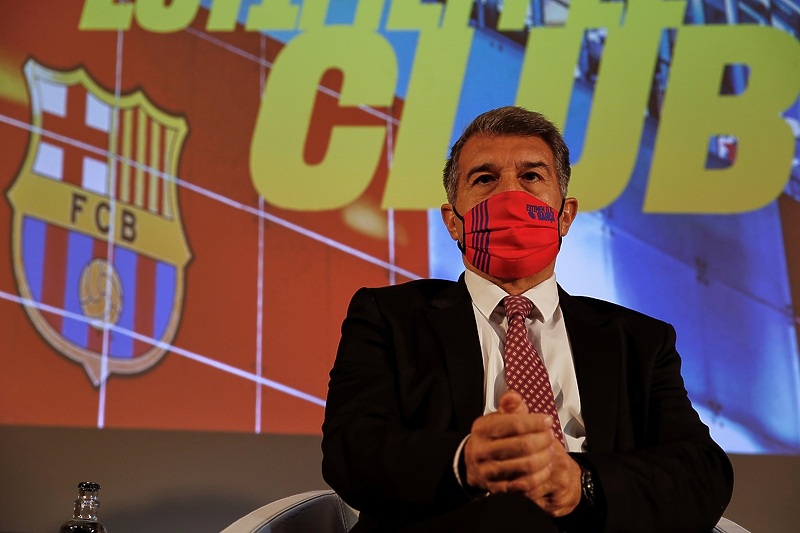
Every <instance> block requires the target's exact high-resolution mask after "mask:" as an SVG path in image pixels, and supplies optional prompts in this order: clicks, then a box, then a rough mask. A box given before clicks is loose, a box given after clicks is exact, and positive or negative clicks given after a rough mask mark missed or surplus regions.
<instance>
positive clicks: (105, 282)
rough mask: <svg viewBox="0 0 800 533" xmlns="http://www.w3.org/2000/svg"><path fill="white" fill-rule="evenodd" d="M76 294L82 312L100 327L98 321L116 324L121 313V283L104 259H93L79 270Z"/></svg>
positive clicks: (115, 272) (93, 324)
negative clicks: (79, 276) (79, 275)
mask: <svg viewBox="0 0 800 533" xmlns="http://www.w3.org/2000/svg"><path fill="white" fill-rule="evenodd" d="M78 294H79V298H80V302H81V309H82V310H83V314H84V315H86V316H87V317H89V318H91V319H92V326H93V327H95V328H97V329H100V328H101V327H102V324H100V322H107V323H109V324H116V323H117V321H118V320H119V316H120V313H122V283H121V282H120V279H119V275H118V274H117V271H116V270H115V269H114V267H113V265H110V264H109V263H108V261H106V260H105V259H94V260H92V261H91V262H90V263H89V264H87V265H86V267H85V268H84V269H83V272H81V279H80V282H79V288H78Z"/></svg>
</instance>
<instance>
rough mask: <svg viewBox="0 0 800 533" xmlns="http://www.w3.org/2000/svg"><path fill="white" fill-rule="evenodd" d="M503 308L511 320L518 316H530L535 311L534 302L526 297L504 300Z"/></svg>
mask: <svg viewBox="0 0 800 533" xmlns="http://www.w3.org/2000/svg"><path fill="white" fill-rule="evenodd" d="M503 307H504V308H505V310H506V317H507V318H508V319H509V320H511V317H513V316H516V315H522V316H523V317H527V316H530V314H531V311H533V302H532V301H530V300H529V299H527V298H526V297H525V296H514V295H512V296H506V297H505V298H503Z"/></svg>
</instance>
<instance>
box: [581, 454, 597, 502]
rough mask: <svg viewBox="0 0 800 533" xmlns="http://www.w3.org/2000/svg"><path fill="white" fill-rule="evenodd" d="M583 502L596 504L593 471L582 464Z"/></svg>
mask: <svg viewBox="0 0 800 533" xmlns="http://www.w3.org/2000/svg"><path fill="white" fill-rule="evenodd" d="M580 466H581V502H582V503H584V504H586V505H589V506H592V505H594V501H595V496H594V481H592V471H591V470H589V468H587V467H586V465H583V464H581V465H580Z"/></svg>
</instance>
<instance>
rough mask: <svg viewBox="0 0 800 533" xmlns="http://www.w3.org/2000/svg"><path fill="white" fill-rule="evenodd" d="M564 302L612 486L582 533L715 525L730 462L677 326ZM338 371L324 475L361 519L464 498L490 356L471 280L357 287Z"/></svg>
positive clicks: (440, 506)
mask: <svg viewBox="0 0 800 533" xmlns="http://www.w3.org/2000/svg"><path fill="white" fill-rule="evenodd" d="M559 290H560V289H559ZM560 305H561V309H562V312H563V315H564V320H565V324H566V329H567V334H568V336H569V339H570V343H571V346H572V352H573V357H574V360H575V371H576V374H577V380H578V388H579V390H580V395H581V407H582V412H583V419H584V424H585V426H586V434H587V442H588V451H587V453H585V454H582V455H581V457H582V458H583V460H584V461H586V462H587V463H588V464H589V465H590V466H591V468H592V469H593V470H594V473H595V477H596V478H597V479H598V480H599V482H600V485H601V486H602V490H603V493H604V495H605V498H604V500H605V501H604V503H603V506H604V509H603V510H604V512H603V513H601V514H599V515H598V514H597V513H595V514H592V515H590V516H591V517H592V518H591V519H590V518H586V520H587V521H586V522H585V523H582V524H580V525H579V528H578V531H613V532H621V531H636V532H642V531H648V532H657V531H670V532H674V531H680V532H682V533H686V532H692V531H698V532H708V531H709V530H710V529H711V528H712V527H713V525H714V524H715V523H716V521H717V520H718V518H719V517H720V516H721V515H722V511H723V510H724V508H725V506H726V505H727V503H728V501H729V500H730V496H731V491H732V486H733V473H732V469H731V466H730V462H729V461H728V458H727V456H726V455H725V453H724V452H723V451H722V450H721V449H720V448H719V447H718V446H717V445H716V444H715V443H714V442H713V441H712V440H711V438H710V436H709V433H708V429H707V428H706V427H705V426H704V425H703V424H702V422H701V421H700V419H699V417H698V416H697V414H696V413H695V411H694V410H693V408H692V406H691V404H690V402H689V400H688V398H687V395H686V390H685V388H684V385H683V380H682V378H681V376H680V358H679V356H678V353H677V352H676V350H675V332H674V329H673V328H672V326H670V325H668V324H666V323H664V322H661V321H658V320H655V319H653V318H650V317H647V316H645V315H643V314H641V313H637V312H635V311H631V310H629V309H626V308H623V307H621V306H618V305H615V304H611V303H608V302H603V301H600V300H595V299H591V298H584V297H573V296H570V295H568V294H566V293H565V292H564V291H563V290H560ZM330 378H331V379H330V384H329V391H328V401H327V407H326V411H325V422H324V424H323V428H322V429H323V441H322V449H323V463H322V467H323V475H324V477H325V480H326V481H327V482H328V484H329V485H330V486H331V487H332V488H333V489H334V490H336V491H337V492H338V493H339V494H340V495H341V496H342V497H343V498H344V500H345V501H347V502H348V503H349V504H350V505H352V506H353V507H355V508H356V509H359V510H360V511H361V519H360V521H359V525H358V526H356V529H357V530H359V531H368V530H371V529H372V530H379V529H383V528H387V526H392V525H401V524H407V523H409V522H413V521H416V520H419V519H422V518H424V517H427V516H431V515H434V514H437V513H441V512H443V511H445V510H449V509H451V508H454V507H456V506H458V505H461V504H463V503H464V502H466V501H467V497H466V495H465V493H464V491H463V490H462V489H461V487H459V486H458V484H457V482H456V480H455V476H454V475H453V469H452V463H453V457H454V454H455V451H456V449H457V447H458V445H459V443H460V442H461V440H462V439H463V438H464V437H465V436H466V435H467V434H468V433H469V431H470V428H471V425H472V422H473V421H474V420H475V419H476V418H477V417H479V416H480V415H481V414H482V412H483V362H482V355H481V351H480V346H479V343H478V334H477V326H476V324H475V316H474V313H473V310H472V303H471V300H470V296H469V292H468V291H467V288H466V285H465V283H464V281H463V277H462V279H461V280H459V281H458V282H457V283H454V282H450V281H443V280H418V281H413V282H410V283H406V284H403V285H396V286H392V287H384V288H380V289H361V290H359V291H358V292H357V293H356V294H355V295H354V296H353V299H352V301H351V303H350V307H349V309H348V312H347V317H346V319H345V321H344V323H343V324H342V338H341V341H340V344H339V350H338V353H337V356H336V362H335V363H334V366H333V369H332V370H331V374H330ZM598 516H602V517H603V518H602V519H598V518H597V517H598ZM599 522H602V523H599Z"/></svg>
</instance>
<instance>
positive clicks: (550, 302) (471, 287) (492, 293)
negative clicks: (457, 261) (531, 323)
mask: <svg viewBox="0 0 800 533" xmlns="http://www.w3.org/2000/svg"><path fill="white" fill-rule="evenodd" d="M464 282H465V283H466V284H467V290H468V291H469V294H470V296H471V297H472V303H473V304H475V307H477V308H478V311H480V312H481V313H482V314H483V316H485V317H487V318H488V317H489V316H490V315H491V314H492V312H493V311H494V310H495V308H496V307H497V306H498V305H499V304H500V301H501V300H502V299H503V298H505V297H506V296H508V293H507V292H506V291H504V290H503V289H501V288H500V287H498V286H497V285H495V284H494V283H492V282H491V281H489V280H488V279H486V278H483V277H481V276H479V275H478V274H476V273H475V272H473V271H471V270H469V269H467V270H465V271H464ZM523 296H526V297H527V298H528V299H530V301H532V302H533V305H535V306H536V311H534V316H536V317H537V318H538V319H539V320H541V321H542V322H548V321H549V320H550V319H551V318H553V314H554V313H555V312H556V308H557V307H558V284H557V283H556V275H555V274H553V275H552V276H550V277H549V278H547V279H546V280H544V281H543V282H541V283H539V284H538V285H536V286H535V287H532V288H530V289H528V290H527V291H525V292H524V293H523ZM537 311H538V312H537ZM538 315H540V316H538Z"/></svg>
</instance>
